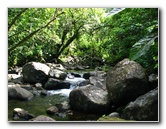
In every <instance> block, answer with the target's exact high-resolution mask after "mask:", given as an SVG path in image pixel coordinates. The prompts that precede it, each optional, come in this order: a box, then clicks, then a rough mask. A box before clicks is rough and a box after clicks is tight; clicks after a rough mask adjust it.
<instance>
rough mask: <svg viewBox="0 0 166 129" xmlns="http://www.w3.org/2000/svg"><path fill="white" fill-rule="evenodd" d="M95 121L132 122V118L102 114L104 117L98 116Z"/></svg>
mask: <svg viewBox="0 0 166 129" xmlns="http://www.w3.org/2000/svg"><path fill="white" fill-rule="evenodd" d="M97 121H118V122H120V121H121V122H132V121H134V120H132V121H131V120H125V119H122V118H118V117H109V116H104V117H100V118H99V119H98V120H97Z"/></svg>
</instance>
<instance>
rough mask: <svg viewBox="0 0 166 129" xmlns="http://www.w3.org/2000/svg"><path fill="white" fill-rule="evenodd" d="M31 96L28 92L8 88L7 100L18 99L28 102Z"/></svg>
mask: <svg viewBox="0 0 166 129" xmlns="http://www.w3.org/2000/svg"><path fill="white" fill-rule="evenodd" d="M32 97H33V94H32V93H31V92H29V91H28V90H25V89H23V88H20V87H8V98H9V99H20V100H30V99H31V98H32Z"/></svg>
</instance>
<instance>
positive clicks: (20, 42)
mask: <svg viewBox="0 0 166 129" xmlns="http://www.w3.org/2000/svg"><path fill="white" fill-rule="evenodd" d="M63 13H64V12H62V13H60V14H59V15H61V14H63ZM59 15H57V16H59ZM57 16H56V17H54V18H53V19H52V20H50V21H49V22H48V23H47V24H46V25H44V26H42V27H40V28H39V29H37V30H35V31H33V32H31V33H30V34H29V35H28V36H26V37H25V38H23V39H22V40H21V41H19V42H18V43H17V44H15V45H14V46H12V47H11V48H9V49H8V51H9V55H10V53H11V52H12V51H13V50H14V49H15V48H17V47H18V46H20V45H21V44H23V43H24V42H25V41H27V40H28V39H29V38H31V37H32V36H33V35H35V34H36V33H37V32H39V31H40V30H41V29H43V28H46V27H47V26H48V25H49V24H50V23H51V22H53V21H54V20H55V19H56V18H57Z"/></svg>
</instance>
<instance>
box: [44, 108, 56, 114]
mask: <svg viewBox="0 0 166 129" xmlns="http://www.w3.org/2000/svg"><path fill="white" fill-rule="evenodd" d="M46 112H47V114H50V115H54V114H55V113H57V112H58V108H57V107H56V106H52V107H49V108H48V109H47V110H46Z"/></svg>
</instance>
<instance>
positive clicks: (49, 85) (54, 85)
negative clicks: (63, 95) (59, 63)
mask: <svg viewBox="0 0 166 129" xmlns="http://www.w3.org/2000/svg"><path fill="white" fill-rule="evenodd" d="M44 88H45V89H47V90H56V89H69V88H70V83H69V82H61V81H60V80H58V79H54V78H49V79H48V81H47V82H46V84H45V85H44Z"/></svg>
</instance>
